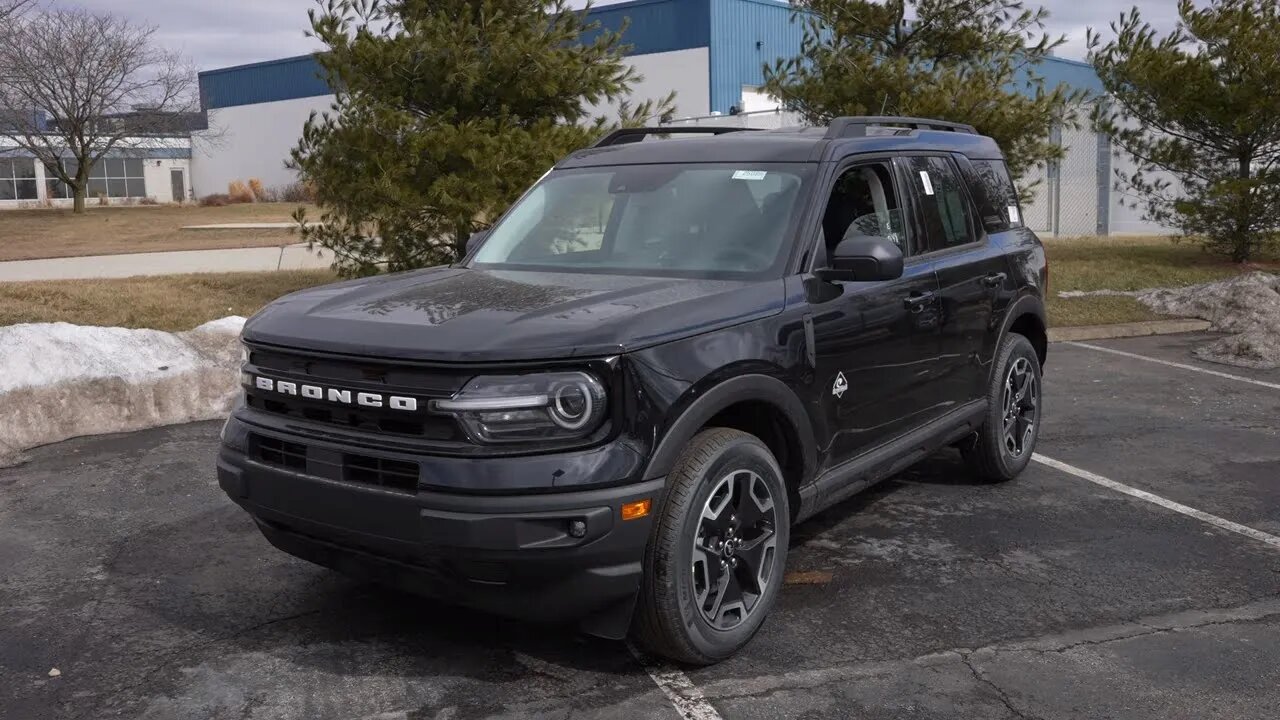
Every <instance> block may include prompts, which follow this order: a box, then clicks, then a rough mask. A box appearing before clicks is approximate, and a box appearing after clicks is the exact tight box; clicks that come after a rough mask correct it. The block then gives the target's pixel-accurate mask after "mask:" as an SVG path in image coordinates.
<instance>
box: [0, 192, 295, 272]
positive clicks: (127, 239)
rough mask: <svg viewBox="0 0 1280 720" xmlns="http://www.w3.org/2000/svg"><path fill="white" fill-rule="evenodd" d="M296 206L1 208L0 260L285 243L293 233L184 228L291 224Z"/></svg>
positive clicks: (293, 239) (289, 240) (292, 240)
mask: <svg viewBox="0 0 1280 720" xmlns="http://www.w3.org/2000/svg"><path fill="white" fill-rule="evenodd" d="M297 207H298V205H297V204H296V203H253V204H245V205H232V206H228V207H200V206H196V205H184V206H177V205H164V206H157V207H103V208H100V207H90V208H89V209H88V211H87V212H85V213H84V214H82V215H75V214H74V213H72V212H71V211H70V210H62V209H39V210H0V262H2V261H5V260H32V259H36V258H55V257H75V256H82V255H116V254H120V253H136V252H157V251H161V250H212V249H220V248H239V247H262V246H272V245H288V244H290V243H296V242H298V235H297V233H295V232H293V230H291V229H278V230H200V231H194V230H182V229H181V228H182V227H183V226H184V225H212V224H217V223H251V222H292V218H290V217H289V216H290V215H291V214H292V213H293V211H294V209H296V208H297Z"/></svg>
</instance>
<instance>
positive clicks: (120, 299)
mask: <svg viewBox="0 0 1280 720" xmlns="http://www.w3.org/2000/svg"><path fill="white" fill-rule="evenodd" d="M233 207H234V208H235V209H240V208H250V209H259V210H261V209H262V208H263V206H261V205H258V206H254V205H238V206H233ZM230 209H233V208H213V210H214V211H215V212H220V211H222V210H230ZM184 210H185V209H184ZM138 212H146V210H145V209H138ZM92 214H93V213H92V212H91V213H90V215H92ZM3 217H4V213H0V222H2V221H3ZM225 222H236V220H226V221H225ZM240 222H248V221H247V220H240ZM193 234H197V235H199V233H193ZM1045 247H1046V250H1047V252H1048V254H1049V268H1050V286H1051V287H1050V290H1051V292H1052V295H1051V297H1050V298H1049V303H1048V304H1049V322H1050V324H1052V325H1053V326H1055V327H1065V326H1071V325H1105V324H1110V323H1120V322H1133V321H1137V320H1152V319H1156V318H1158V317H1159V316H1157V315H1155V314H1153V313H1151V312H1150V311H1149V310H1147V309H1146V308H1144V307H1143V306H1141V305H1139V304H1138V302H1137V301H1136V300H1134V299H1133V298H1127V297H1091V298H1065V299H1064V298H1059V297H1057V292H1058V291H1060V290H1103V289H1112V290H1140V289H1142V288H1148V287H1176V286H1182V285H1192V284H1195V283H1200V282H1207V281H1210V280H1217V279H1220V278H1225V277H1230V276H1231V275H1234V274H1237V273H1240V272H1246V271H1249V270H1253V269H1257V268H1261V269H1264V270H1269V271H1272V272H1280V257H1270V258H1265V259H1263V260H1261V261H1260V262H1258V263H1254V264H1251V265H1244V266H1241V265H1235V264H1232V263H1229V262H1224V261H1221V260H1218V259H1216V258H1213V257H1211V256H1209V255H1206V254H1204V253H1202V252H1201V251H1200V249H1199V248H1198V247H1196V246H1194V245H1189V244H1186V243H1183V244H1176V245H1175V244H1173V243H1171V242H1169V241H1168V240H1164V239H1156V238H1085V239H1073V240H1066V239H1063V240H1047V241H1045ZM334 279H335V278H334V276H333V274H332V273H330V272H329V271H327V270H311V271H292V272H264V273H225V274H200V275H165V276H158V277H136V278H125V279H120V280H67V281H51V282H29V283H4V284H0V325H9V324H13V323H21V322H55V321H65V322H72V323H77V324H81V325H118V326H122V327H151V328H158V329H161V330H185V329H188V328H192V327H195V326H196V325H199V324H200V323H203V322H207V321H209V320H213V319H215V318H219V317H224V316H226V315H245V316H247V315H251V314H253V313H254V312H255V311H257V310H258V309H259V308H260V307H262V306H263V305H265V304H267V303H268V302H270V301H272V300H274V299H275V298H277V297H279V296H281V295H284V294H285V293H289V292H292V291H294V290H298V289H301V288H305V287H311V286H314V285H321V284H324V283H327V282H332V281H333V280H334Z"/></svg>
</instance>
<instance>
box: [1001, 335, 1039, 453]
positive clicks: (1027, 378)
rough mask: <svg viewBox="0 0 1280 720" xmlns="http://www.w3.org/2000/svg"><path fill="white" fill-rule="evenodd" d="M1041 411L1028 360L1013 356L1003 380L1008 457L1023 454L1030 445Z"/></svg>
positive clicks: (1036, 381) (1033, 372) (1005, 435)
mask: <svg viewBox="0 0 1280 720" xmlns="http://www.w3.org/2000/svg"><path fill="white" fill-rule="evenodd" d="M1039 410H1040V384H1039V381H1038V380H1037V379H1036V373H1035V369H1034V368H1032V367H1031V361H1030V360H1028V359H1027V358H1025V357H1018V358H1015V359H1014V361H1013V362H1012V363H1011V364H1010V365H1009V374H1008V375H1007V376H1006V377H1005V381H1004V434H1003V436H1002V438H1003V444H1004V449H1005V452H1007V453H1009V455H1010V456H1011V457H1015V458H1018V457H1022V454H1023V453H1025V452H1027V450H1028V449H1030V447H1031V441H1032V439H1033V438H1034V437H1035V432H1036V421H1037V420H1038V419H1039V418H1038V413H1039Z"/></svg>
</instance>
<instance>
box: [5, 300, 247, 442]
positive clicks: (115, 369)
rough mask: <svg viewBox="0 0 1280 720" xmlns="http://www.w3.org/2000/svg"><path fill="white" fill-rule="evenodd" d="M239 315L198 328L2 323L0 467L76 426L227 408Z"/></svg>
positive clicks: (139, 422)
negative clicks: (172, 330)
mask: <svg viewBox="0 0 1280 720" xmlns="http://www.w3.org/2000/svg"><path fill="white" fill-rule="evenodd" d="M243 326H244V318H242V317H227V318H222V319H221V320H214V321H213V322H209V323H205V324H204V325H201V326H200V327H197V328H195V329H194V330H188V331H187V332H182V333H167V332H160V331H158V330H128V329H125V328H104V327H84V326H79V325H71V324H68V323H38V324H25V325H11V326H8V327H0V368H4V372H3V373H2V374H0V466H3V465H4V464H6V463H9V462H13V461H14V460H16V456H17V453H18V452H19V451H21V450H23V449H26V448H30V447H35V446H37V445H44V444H47V443H52V442H57V441H59V440H65V439H67V438H71V437H78V436H80V435H93V434H97V433H109V432H123V431H129V430H140V429H142V428H147V427H155V426H157V425H168V424H172V423H182V422H192V421H195V420H208V419H212V418H217V417H221V416H224V415H226V414H227V413H228V412H229V411H230V409H231V405H232V403H233V402H234V401H235V398H236V395H237V392H238V388H239V376H238V372H239V371H238V365H239V358H240V344H239V335H240V329H241V328H242V327H243Z"/></svg>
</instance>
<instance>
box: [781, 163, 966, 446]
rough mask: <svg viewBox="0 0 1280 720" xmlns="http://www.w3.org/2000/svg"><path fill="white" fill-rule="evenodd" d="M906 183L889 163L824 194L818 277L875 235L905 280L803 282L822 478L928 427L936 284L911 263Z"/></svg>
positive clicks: (856, 168)
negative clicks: (890, 244) (840, 252)
mask: <svg viewBox="0 0 1280 720" xmlns="http://www.w3.org/2000/svg"><path fill="white" fill-rule="evenodd" d="M904 199H905V193H904V192H903V183H902V182H901V180H900V178H899V177H898V175H897V171H896V170H895V167H894V165H893V163H892V161H891V160H890V159H888V158H886V159H880V160H871V161H865V160H859V161H856V162H850V163H847V164H845V165H842V166H841V168H840V169H839V170H838V171H837V172H836V173H835V175H834V178H833V180H832V182H831V183H830V185H829V189H828V201H827V208H826V211H825V213H824V215H823V222H822V232H821V239H820V245H819V247H818V248H817V251H816V253H815V262H814V267H815V268H819V267H823V266H825V264H826V258H827V257H828V256H829V255H830V253H831V251H832V250H833V249H834V248H835V246H836V245H837V244H839V242H840V241H841V240H842V239H844V238H845V237H849V236H853V235H878V236H880V237H885V238H888V239H890V240H893V241H894V242H895V243H896V244H898V246H899V247H901V248H902V250H903V253H904V255H906V256H907V257H906V261H905V263H904V270H903V274H902V277H900V278H898V279H895V280H884V281H850V282H826V281H823V280H820V279H818V278H816V277H812V276H810V277H808V278H807V279H806V285H808V286H810V288H811V292H810V300H811V308H812V313H813V316H812V320H813V338H814V347H815V358H814V359H815V364H816V381H815V386H816V388H817V392H816V396H815V398H814V400H813V402H815V403H817V404H818V405H819V408H816V410H817V412H815V413H814V414H813V415H814V416H815V417H819V418H822V419H823V421H824V423H823V424H824V425H825V431H821V432H820V435H821V436H822V437H823V438H824V439H825V440H826V447H825V448H820V450H825V452H821V453H820V464H821V467H820V468H819V470H820V471H821V470H824V469H827V468H829V467H834V466H837V465H840V464H842V463H845V462H848V461H849V460H852V459H854V458H856V457H858V456H859V455H862V454H863V453H866V452H868V451H870V450H872V449H874V448H876V447H877V446H879V445H882V444H884V443H886V442H888V441H890V440H892V439H893V438H895V437H897V436H898V435H901V434H902V433H904V432H906V431H907V430H909V429H911V428H913V427H916V426H918V425H920V424H922V423H924V422H927V421H928V420H930V419H932V417H933V415H934V413H935V410H936V407H935V406H936V398H935V395H936V392H935V388H934V384H935V383H936V380H937V378H936V377H935V372H936V368H937V358H938V355H939V352H940V349H941V339H940V334H939V325H938V318H939V315H938V312H939V305H938V292H939V286H938V278H937V276H936V274H935V273H934V268H933V265H932V264H931V263H929V262H921V261H919V260H917V259H913V258H912V257H911V254H910V249H911V247H912V245H911V240H912V237H913V233H914V232H915V227H914V223H911V222H907V221H906V220H907V219H908V217H909V215H908V214H907V213H908V212H909V211H908V208H909V207H910V206H909V205H907V204H906V203H905V202H904Z"/></svg>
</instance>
